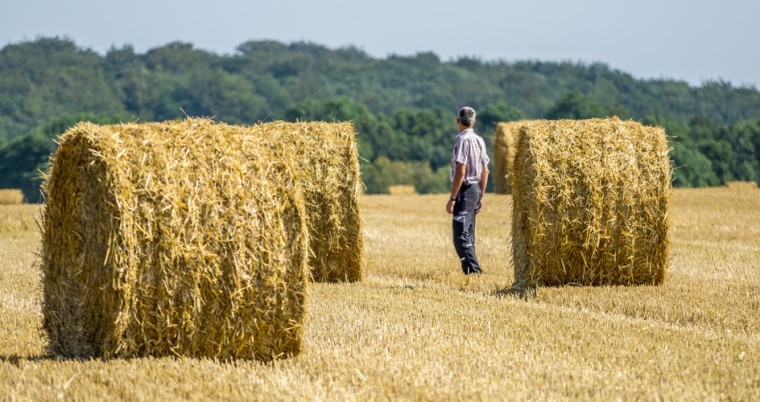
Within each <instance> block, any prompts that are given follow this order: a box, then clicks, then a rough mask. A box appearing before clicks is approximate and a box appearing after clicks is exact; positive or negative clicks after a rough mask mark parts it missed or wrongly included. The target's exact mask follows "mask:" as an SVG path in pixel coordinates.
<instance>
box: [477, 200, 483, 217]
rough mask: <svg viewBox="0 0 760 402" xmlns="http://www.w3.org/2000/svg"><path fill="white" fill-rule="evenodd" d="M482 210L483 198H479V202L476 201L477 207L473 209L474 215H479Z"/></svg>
mask: <svg viewBox="0 0 760 402" xmlns="http://www.w3.org/2000/svg"><path fill="white" fill-rule="evenodd" d="M482 210H483V197H480V201H478V206H477V207H475V213H476V214H477V213H479V212H480V211H482Z"/></svg>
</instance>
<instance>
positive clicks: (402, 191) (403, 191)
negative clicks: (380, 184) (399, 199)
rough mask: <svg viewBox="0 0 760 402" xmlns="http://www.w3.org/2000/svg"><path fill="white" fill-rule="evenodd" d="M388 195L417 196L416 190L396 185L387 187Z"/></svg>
mask: <svg viewBox="0 0 760 402" xmlns="http://www.w3.org/2000/svg"><path fill="white" fill-rule="evenodd" d="M388 193H389V194H390V195H415V194H417V190H416V189H415V188H414V186H403V185H397V186H388Z"/></svg>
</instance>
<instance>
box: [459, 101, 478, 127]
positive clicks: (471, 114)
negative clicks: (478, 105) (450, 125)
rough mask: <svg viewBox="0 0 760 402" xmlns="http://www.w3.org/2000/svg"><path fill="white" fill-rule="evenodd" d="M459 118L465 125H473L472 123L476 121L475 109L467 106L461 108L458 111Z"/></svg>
mask: <svg viewBox="0 0 760 402" xmlns="http://www.w3.org/2000/svg"><path fill="white" fill-rule="evenodd" d="M457 118H458V119H459V122H460V123H462V125H463V126H465V127H472V123H474V122H475V109H473V108H471V107H469V106H465V107H463V108H461V109H459V112H458V113H457Z"/></svg>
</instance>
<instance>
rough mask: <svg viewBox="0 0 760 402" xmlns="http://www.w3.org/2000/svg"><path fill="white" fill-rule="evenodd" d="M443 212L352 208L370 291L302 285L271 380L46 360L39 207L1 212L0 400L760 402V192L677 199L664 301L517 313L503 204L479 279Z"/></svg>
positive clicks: (497, 208)
mask: <svg viewBox="0 0 760 402" xmlns="http://www.w3.org/2000/svg"><path fill="white" fill-rule="evenodd" d="M445 202H446V195H438V196H419V195H398V196H391V195H386V196H364V198H363V199H362V208H363V218H364V221H365V224H364V230H365V236H366V237H365V248H366V261H367V266H366V281H365V282H363V283H353V284H327V283H315V284H311V285H310V289H309V293H308V300H307V301H308V314H307V318H306V321H305V338H304V350H303V352H302V353H301V354H300V355H299V356H298V357H296V358H293V359H289V360H281V361H277V362H275V363H272V364H262V363H258V362H255V361H237V362H232V363H222V362H218V361H214V360H203V359H190V358H161V359H153V358H144V359H117V360H111V361H102V360H86V361H82V360H67V359H62V358H58V357H55V356H50V355H48V354H47V352H46V342H47V341H46V340H45V338H44V334H43V332H42V331H41V323H42V313H41V300H42V288H41V271H40V269H39V267H38V260H37V259H38V257H37V255H36V253H37V252H38V249H39V242H40V236H39V233H38V228H37V225H36V223H35V216H36V215H38V214H39V206H34V205H0V399H2V400H59V399H64V400H92V399H111V398H114V399H126V400H155V399H161V400H173V399H190V400H207V399H223V400H240V399H248V400H292V399H304V400H387V399H393V400H462V399H466V400H526V399H532V400H557V399H560V400H611V399H624V400H642V399H643V400H660V399H665V400H674V399H675V400H723V399H729V400H760V313H759V312H760V190H756V189H748V190H743V189H700V190H675V191H674V193H673V197H672V202H671V216H672V219H673V230H672V233H671V256H672V261H671V266H670V269H669V270H668V273H667V279H666V282H665V283H664V284H663V285H661V286H636V287H559V288H539V289H538V292H537V295H536V296H535V297H533V298H529V299H527V300H523V299H520V298H518V297H514V296H509V295H505V292H504V289H505V288H508V287H509V285H510V284H511V283H512V280H513V268H512V263H511V239H510V230H511V216H510V215H511V214H510V210H511V205H510V204H511V197H510V196H501V195H493V194H487V195H486V198H485V208H486V209H485V210H484V211H483V212H482V213H481V214H480V215H479V216H478V219H479V222H478V232H477V236H478V237H477V247H478V253H479V257H480V259H481V262H482V265H483V267H484V268H485V270H486V274H484V275H482V276H476V277H465V276H463V275H462V274H461V271H460V269H459V267H458V260H457V257H456V254H455V253H454V250H453V246H452V245H451V233H450V231H451V227H450V217H449V215H447V214H446V213H445V212H444V204H445Z"/></svg>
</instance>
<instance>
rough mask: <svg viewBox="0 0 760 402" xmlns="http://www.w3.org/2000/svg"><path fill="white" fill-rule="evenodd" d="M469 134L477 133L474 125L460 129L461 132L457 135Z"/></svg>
mask: <svg viewBox="0 0 760 402" xmlns="http://www.w3.org/2000/svg"><path fill="white" fill-rule="evenodd" d="M467 134H475V130H473V129H472V127H468V128H465V129H464V130H462V131H460V132H459V134H457V137H461V136H463V135H467Z"/></svg>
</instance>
